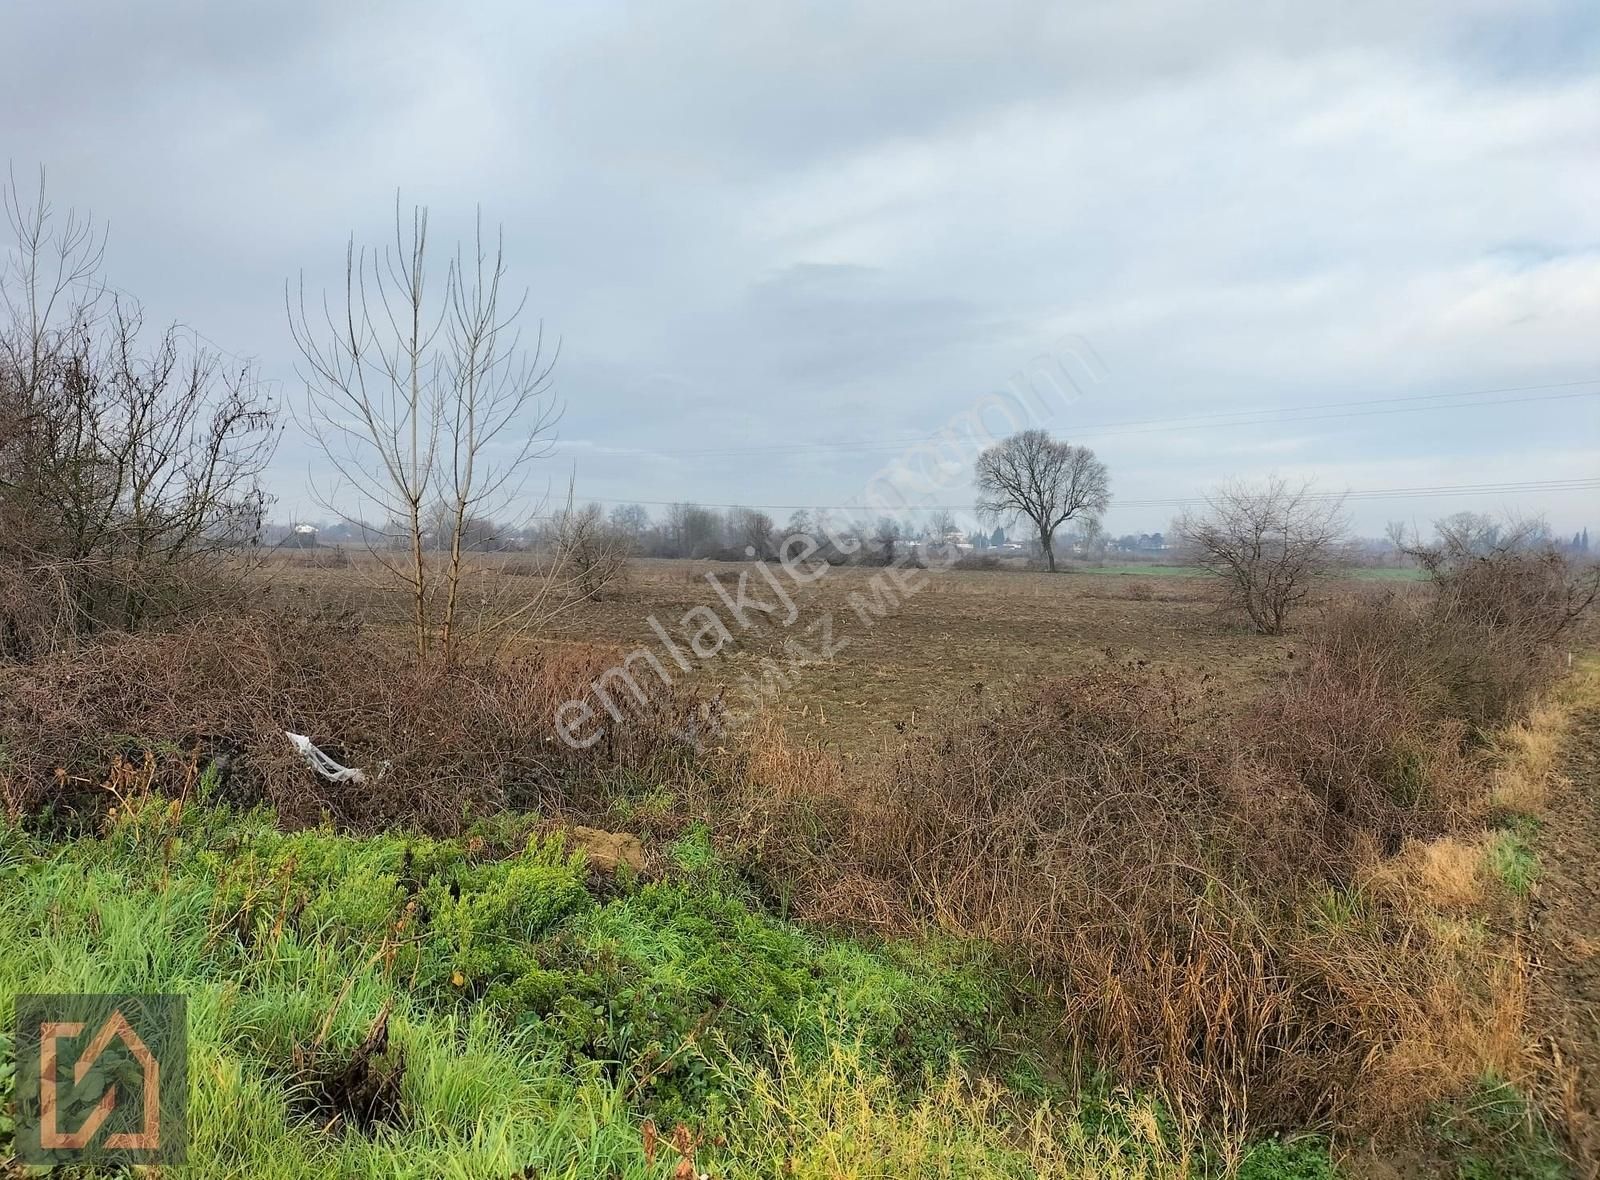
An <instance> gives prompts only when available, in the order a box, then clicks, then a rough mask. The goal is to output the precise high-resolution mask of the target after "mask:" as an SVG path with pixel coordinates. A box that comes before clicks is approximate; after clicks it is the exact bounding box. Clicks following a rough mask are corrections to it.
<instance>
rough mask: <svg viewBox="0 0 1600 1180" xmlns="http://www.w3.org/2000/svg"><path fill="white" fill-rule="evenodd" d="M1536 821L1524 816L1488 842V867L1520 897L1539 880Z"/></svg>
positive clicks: (1527, 892) (1537, 826) (1526, 893)
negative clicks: (1534, 845) (1535, 844)
mask: <svg viewBox="0 0 1600 1180" xmlns="http://www.w3.org/2000/svg"><path fill="white" fill-rule="evenodd" d="M1538 830H1539V824H1538V821H1537V820H1534V819H1529V818H1526V817H1524V818H1522V819H1519V820H1518V821H1517V822H1516V823H1514V824H1513V825H1512V826H1511V827H1509V828H1507V829H1506V830H1504V831H1502V832H1500V833H1498V834H1497V835H1496V836H1495V838H1494V841H1493V843H1491V844H1490V845H1489V868H1490V870H1491V871H1492V872H1493V873H1494V875H1495V876H1496V877H1497V878H1498V879H1499V881H1500V883H1501V884H1502V885H1504V886H1505V887H1506V888H1507V889H1509V890H1510V891H1511V892H1512V893H1514V894H1516V895H1517V896H1518V897H1526V896H1527V895H1528V894H1529V893H1530V892H1532V890H1533V887H1534V885H1535V884H1536V883H1537V882H1538V880H1539V858H1538V856H1537V854H1536V853H1535V852H1534V850H1533V838H1534V836H1535V835H1536V834H1537V832H1538Z"/></svg>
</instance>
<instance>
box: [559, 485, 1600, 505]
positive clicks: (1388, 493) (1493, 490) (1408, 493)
mask: <svg viewBox="0 0 1600 1180" xmlns="http://www.w3.org/2000/svg"><path fill="white" fill-rule="evenodd" d="M1591 490H1600V477H1596V478H1581V479H1546V480H1523V481H1517V482H1508V483H1478V484H1432V485H1425V486H1421V487H1409V488H1357V489H1352V490H1350V491H1346V492H1312V493H1310V494H1309V498H1311V499H1317V500H1340V499H1345V500H1386V499H1411V498H1419V497H1429V498H1432V497H1450V496H1487V495H1509V494H1514V493H1521V492H1582V491H1591ZM584 499H585V500H589V501H593V502H595V503H599V504H640V505H644V506H646V507H657V508H669V507H671V506H673V505H674V504H693V505H694V506H695V507H697V508H760V509H772V510H774V511H785V510H788V511H794V510H798V509H808V510H811V511H816V512H856V511H861V510H863V509H867V508H868V506H867V505H863V504H749V503H745V504H709V503H706V502H704V501H701V500H632V499H626V498H622V499H618V498H615V497H610V496H587V497H584ZM1205 500H1206V498H1205V497H1204V496H1183V497H1175V498H1171V499H1160V500H1118V501H1116V502H1115V503H1116V506H1117V507H1118V508H1177V507H1182V506H1184V505H1187V504H1203V503H1205ZM910 507H911V510H913V511H917V512H935V511H945V512H970V511H971V510H972V505H971V504H916V505H911V506H910ZM868 510H870V509H868Z"/></svg>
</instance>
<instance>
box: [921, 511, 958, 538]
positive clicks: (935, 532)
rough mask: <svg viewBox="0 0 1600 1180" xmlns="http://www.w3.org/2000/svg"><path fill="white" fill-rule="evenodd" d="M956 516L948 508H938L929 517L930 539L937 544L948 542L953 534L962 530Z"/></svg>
mask: <svg viewBox="0 0 1600 1180" xmlns="http://www.w3.org/2000/svg"><path fill="white" fill-rule="evenodd" d="M960 531H961V530H960V529H958V528H957V527H956V518H955V516H954V515H953V514H952V513H950V512H949V511H947V510H946V509H943V508H940V509H937V510H936V511H935V512H934V513H933V514H932V515H931V516H929V517H928V540H929V541H931V542H932V543H933V544H935V545H944V544H946V543H947V542H948V541H949V540H950V537H951V534H953V533H957V532H960Z"/></svg>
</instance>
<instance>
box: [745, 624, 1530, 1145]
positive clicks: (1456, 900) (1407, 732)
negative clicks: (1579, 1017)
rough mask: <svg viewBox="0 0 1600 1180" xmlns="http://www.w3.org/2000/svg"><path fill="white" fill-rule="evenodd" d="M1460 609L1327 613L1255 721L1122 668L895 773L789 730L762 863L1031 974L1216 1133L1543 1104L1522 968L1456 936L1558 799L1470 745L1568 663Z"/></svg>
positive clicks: (831, 908) (1129, 1076) (974, 709)
mask: <svg viewBox="0 0 1600 1180" xmlns="http://www.w3.org/2000/svg"><path fill="white" fill-rule="evenodd" d="M1459 601H1460V600H1459V599H1458V598H1457V597H1456V596H1455V595H1453V594H1438V595H1429V596H1426V597H1424V598H1421V599H1416V600H1400V599H1396V598H1393V597H1388V596H1386V597H1381V598H1375V599H1372V600H1368V601H1363V602H1359V603H1356V604H1352V605H1348V606H1346V607H1344V608H1342V609H1340V610H1337V611H1334V612H1331V614H1330V617H1329V618H1328V619H1327V620H1326V621H1325V622H1324V623H1323V624H1322V625H1321V626H1320V627H1319V628H1317V629H1316V630H1315V631H1313V632H1312V633H1311V634H1309V635H1307V636H1306V637H1305V643H1304V645H1303V647H1302V649H1301V651H1300V653H1299V658H1298V659H1297V660H1296V666H1297V671H1296V672H1295V673H1294V674H1292V675H1290V676H1287V677H1285V678H1284V679H1282V680H1281V681H1279V682H1278V683H1276V684H1274V685H1273V686H1271V687H1270V688H1269V689H1268V690H1267V691H1265V692H1264V693H1262V694H1261V695H1260V696H1259V697H1258V698H1257V699H1256V701H1255V703H1254V704H1253V705H1252V706H1249V707H1246V708H1244V709H1242V710H1241V709H1240V708H1239V707H1238V704H1237V702H1229V701H1227V700H1225V699H1224V698H1222V697H1221V696H1220V694H1218V693H1216V692H1215V691H1213V690H1212V689H1211V687H1210V686H1209V685H1208V683H1207V682H1206V680H1205V679H1204V678H1193V677H1184V676H1173V675H1171V674H1168V673H1164V672H1157V671H1152V670H1150V669H1147V668H1141V667H1138V666H1137V665H1129V666H1125V667H1101V668H1094V669H1088V670H1083V671H1078V672H1075V673H1072V674H1069V675H1067V676H1065V677H1062V678H1060V679H1057V680H1054V681H1051V682H1048V683H1044V684H1041V685H1038V686H1037V687H1036V688H1035V689H1034V690H1032V691H1030V692H1028V693H1026V694H1025V695H1023V696H1022V697H1021V698H1020V699H1011V700H999V701H997V700H994V699H991V698H990V697H988V696H987V695H985V694H983V693H981V692H974V693H972V694H970V695H969V696H968V697H967V698H966V699H964V700H962V701H960V702H958V703H956V704H955V705H953V706H951V707H949V708H947V709H946V710H944V711H942V712H940V713H938V714H937V716H934V717H930V718H928V719H927V721H926V724H925V725H923V726H922V727H919V728H917V729H916V730H915V731H914V732H913V734H912V736H911V738H910V740H909V741H908V742H907V744H906V746H905V748H904V750H903V751H902V752H901V753H900V754H899V755H898V756H896V757H895V758H893V759H892V760H890V761H889V762H888V763H887V764H885V765H883V766H881V767H879V768H877V770H876V772H867V773H862V771H861V770H860V768H858V767H853V766H852V767H849V768H848V769H847V767H846V766H845V764H843V763H841V762H838V761H837V760H833V759H831V758H829V757H828V756H826V755H825V754H823V753H822V752H820V751H813V753H812V756H811V757H809V758H808V757H807V756H806V754H805V753H804V752H803V751H802V750H801V749H799V748H797V747H794V746H791V745H786V744H785V742H784V739H783V737H782V735H781V733H779V732H778V731H777V730H776V729H773V730H769V731H768V732H767V733H765V734H764V735H763V739H762V745H761V748H759V749H758V750H756V751H753V752H752V754H751V757H750V762H749V763H748V765H747V766H746V767H745V768H744V781H745V782H746V783H747V784H748V788H749V790H748V792H747V794H745V795H744V796H742V797H741V800H740V808H739V809H740V810H741V811H742V812H745V813H746V814H748V815H750V816H751V817H752V818H751V825H750V828H749V831H748V833H747V839H748V840H749V844H750V849H751V857H752V860H753V861H754V862H755V863H756V864H760V865H764V866H767V867H768V868H769V869H770V868H771V867H772V866H774V865H780V866H781V870H780V871H781V872H782V873H783V874H785V875H787V876H789V877H791V878H794V879H798V880H799V881H800V882H801V883H802V884H801V886H800V888H799V889H798V892H797V896H798V898H799V904H800V905H801V906H802V908H803V909H804V910H805V911H806V912H807V913H809V915H810V916H811V917H812V918H814V919H818V920H823V921H830V922H845V923H863V922H864V923H868V924H871V925H874V926H877V927H879V928H884V929H906V928H915V927H916V926H918V925H919V924H924V923H927V924H935V925H938V926H941V927H943V928H946V929H953V930H957V931H960V932H962V933H965V934H970V935H974V936H978V937H982V938H987V939H991V940H994V941H996V942H999V943H1001V944H1002V945H1005V946H1007V947H1010V948H1012V949H1013V950H1014V951H1015V952H1017V953H1018V954H1019V955H1020V956H1021V957H1023V958H1024V959H1025V961H1027V962H1029V963H1030V964H1031V965H1032V967H1033V969H1034V970H1035V971H1036V972H1037V973H1038V974H1039V975H1040V977H1041V978H1042V979H1043V980H1045V981H1046V982H1047V983H1048V985H1049V986H1050V987H1051V988H1052V989H1053V990H1054V992H1055V994H1056V995H1057V996H1058V997H1059V998H1060V1000H1061V1001H1062V1002H1063V1004H1064V1009H1065V1012H1066V1027H1065V1029H1064V1032H1065V1033H1066V1041H1067V1043H1069V1044H1072V1045H1075V1046H1079V1047H1081V1048H1083V1049H1084V1050H1085V1051H1086V1052H1088V1053H1089V1054H1090V1055H1091V1056H1092V1057H1093V1058H1094V1060H1096V1061H1097V1062H1098V1063H1099V1064H1101V1065H1103V1066H1109V1067H1110V1068H1112V1069H1113V1070H1114V1071H1115V1073H1116V1074H1117V1075H1118V1076H1119V1077H1121V1078H1123V1079H1124V1080H1126V1081H1129V1082H1134V1083H1138V1084H1142V1085H1148V1086H1151V1087H1154V1088H1157V1089H1159V1090H1161V1091H1162V1092H1164V1093H1165V1094H1167V1095H1168V1097H1169V1098H1170V1099H1172V1100H1173V1101H1174V1103H1175V1104H1176V1105H1177V1107H1178V1108H1179V1109H1180V1110H1183V1111H1187V1112H1190V1113H1195V1112H1200V1113H1201V1114H1202V1116H1203V1117H1204V1118H1206V1119H1207V1120H1209V1121H1212V1122H1213V1123H1214V1124H1221V1125H1224V1126H1233V1127H1245V1126H1259V1125H1262V1124H1266V1125H1276V1126H1303V1125H1306V1124H1307V1123H1308V1122H1309V1123H1324V1124H1331V1125H1333V1126H1335V1127H1341V1128H1346V1129H1365V1130H1366V1131H1369V1132H1370V1131H1375V1130H1376V1131H1382V1132H1385V1133H1390V1134H1392V1133H1395V1131H1396V1129H1397V1128H1405V1127H1414V1126H1416V1125H1417V1124H1418V1120H1419V1119H1420V1118H1421V1116H1422V1115H1423V1114H1424V1113H1425V1112H1426V1111H1428V1110H1429V1109H1430V1108H1431V1107H1432V1106H1433V1104H1435V1103H1436V1102H1439V1101H1441V1100H1444V1099H1447V1098H1449V1097H1451V1096H1453V1095H1459V1094H1461V1093H1464V1092H1465V1091H1466V1090H1467V1089H1469V1088H1470V1087H1471V1085H1472V1084H1474V1083H1475V1081H1476V1080H1477V1079H1478V1078H1480V1077H1482V1076H1485V1075H1494V1076H1500V1077H1512V1078H1516V1077H1523V1076H1526V1074H1527V1063H1526V1052H1527V1042H1526V1030H1525V1028H1524V1010H1525V1006H1526V991H1527V986H1526V964H1525V962H1524V961H1523V958H1522V956H1521V954H1520V952H1519V951H1518V949H1517V946H1516V944H1515V942H1514V941H1510V942H1508V941H1505V940H1502V939H1499V938H1496V937H1493V936H1491V935H1490V934H1489V933H1487V932H1485V931H1484V930H1483V928H1481V927H1475V926H1473V925H1472V924H1471V923H1470V922H1460V921H1454V920H1452V919H1451V914H1452V913H1460V912H1461V910H1462V909H1463V907H1466V906H1470V905H1474V903H1483V902H1484V897H1485V891H1486V889H1490V888H1492V889H1493V890H1494V892H1495V893H1496V895H1497V896H1498V895H1499V889H1498V887H1493V886H1491V885H1490V883H1489V882H1488V881H1487V880H1486V878H1487V877H1488V876H1489V873H1488V868H1487V862H1486V859H1485V854H1486V852H1487V849H1488V846H1489V844H1490V842H1491V837H1490V836H1489V825H1490V824H1492V823H1493V822H1494V820H1495V819H1496V816H1497V814H1499V813H1501V812H1502V810H1503V809H1504V807H1505V806H1506V796H1507V792H1508V789H1510V790H1514V791H1515V792H1516V793H1517V794H1518V795H1519V796H1522V797H1527V796H1528V795H1530V794H1531V793H1533V792H1534V791H1535V790H1536V787H1535V785H1534V784H1536V783H1537V782H1538V781H1540V780H1542V778H1543V777H1544V776H1546V775H1548V773H1549V759H1548V757H1538V758H1531V759H1522V758H1517V759H1510V760H1508V759H1507V758H1506V756H1505V754H1504V751H1502V750H1496V749H1495V748H1493V747H1492V746H1488V747H1485V745H1484V744H1483V742H1482V741H1481V740H1479V738H1480V735H1481V734H1482V733H1483V732H1484V731H1485V729H1486V728H1487V727H1493V726H1501V725H1508V724H1509V723H1510V722H1511V720H1512V718H1513V716H1514V715H1515V713H1516V712H1517V711H1519V710H1521V709H1524V708H1525V707H1526V706H1527V705H1528V704H1529V703H1530V701H1531V700H1532V698H1533V695H1534V694H1535V693H1536V692H1537V690H1538V689H1539V688H1540V687H1541V686H1542V685H1544V684H1547V683H1548V681H1549V676H1550V673H1551V672H1552V671H1553V663H1552V660H1551V659H1550V652H1549V650H1548V648H1547V647H1546V646H1544V645H1543V644H1542V642H1541V641H1540V640H1539V639H1538V637H1537V636H1535V635H1532V634H1530V633H1528V632H1518V631H1516V630H1515V629H1513V628H1510V627H1508V626H1507V625H1506V624H1505V622H1504V620H1503V619H1502V620H1498V621H1495V622H1490V621H1487V620H1485V619H1484V618H1483V617H1482V616H1481V615H1479V614H1477V613H1475V612H1467V611H1463V610H1461V609H1460V606H1459ZM1507 732H1508V734H1509V735H1511V736H1510V738H1509V740H1508V744H1509V745H1511V746H1514V747H1516V748H1517V749H1518V750H1519V751H1520V750H1528V751H1530V752H1538V750H1539V748H1540V747H1541V742H1540V741H1538V740H1536V739H1533V738H1530V737H1529V736H1528V735H1529V733H1530V731H1529V729H1528V727H1527V726H1525V725H1524V726H1515V725H1512V726H1510V728H1509V729H1508V730H1507ZM1512 784H1515V785H1514V786H1513V785H1512ZM1498 905H1499V903H1498V902H1497V903H1496V904H1495V905H1486V904H1479V908H1478V909H1477V910H1476V913H1477V914H1479V915H1482V914H1484V913H1488V914H1489V915H1490V916H1491V917H1492V916H1493V914H1494V913H1495V912H1496V906H1498ZM1499 908H1500V909H1503V908H1504V907H1503V906H1499Z"/></svg>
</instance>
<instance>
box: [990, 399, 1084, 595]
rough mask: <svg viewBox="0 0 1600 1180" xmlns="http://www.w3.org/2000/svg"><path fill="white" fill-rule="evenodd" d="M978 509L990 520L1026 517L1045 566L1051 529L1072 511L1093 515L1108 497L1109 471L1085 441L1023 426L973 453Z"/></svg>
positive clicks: (1051, 554) (1050, 561) (1051, 555)
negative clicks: (1067, 439) (1076, 443)
mask: <svg viewBox="0 0 1600 1180" xmlns="http://www.w3.org/2000/svg"><path fill="white" fill-rule="evenodd" d="M977 484H978V495H979V498H978V505H977V507H978V512H979V514H980V515H982V516H984V517H987V518H988V519H991V520H998V521H1001V522H1003V523H1004V522H1011V521H1015V520H1017V519H1018V518H1020V517H1027V518H1028V519H1029V520H1030V521H1032V522H1033V527H1034V529H1035V530H1037V532H1038V535H1039V548H1040V549H1042V550H1044V559H1045V563H1046V564H1047V565H1048V566H1049V568H1050V572H1051V573H1054V572H1055V568H1056V551H1055V536H1056V530H1057V529H1058V528H1060V527H1061V526H1062V525H1063V524H1065V523H1066V522H1067V521H1069V520H1072V519H1073V518H1075V517H1078V516H1099V515H1100V514H1101V513H1102V512H1104V511H1105V510H1106V506H1107V505H1108V504H1110V503H1111V477H1110V476H1109V474H1107V472H1106V465H1105V464H1104V463H1102V462H1100V460H1099V459H1097V458H1095V454H1094V452H1093V451H1091V450H1090V449H1089V448H1088V447H1075V446H1073V445H1072V444H1070V443H1066V442H1057V441H1056V440H1055V439H1053V438H1051V437H1050V435H1049V434H1048V433H1047V432H1045V431H1043V430H1024V431H1022V432H1021V433H1020V434H1013V435H1012V436H1011V437H1010V438H1008V439H1006V440H1004V441H1003V442H999V443H996V444H995V445H994V446H992V447H990V448H989V449H988V450H986V451H984V452H983V454H981V455H979V456H978V469H977Z"/></svg>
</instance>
